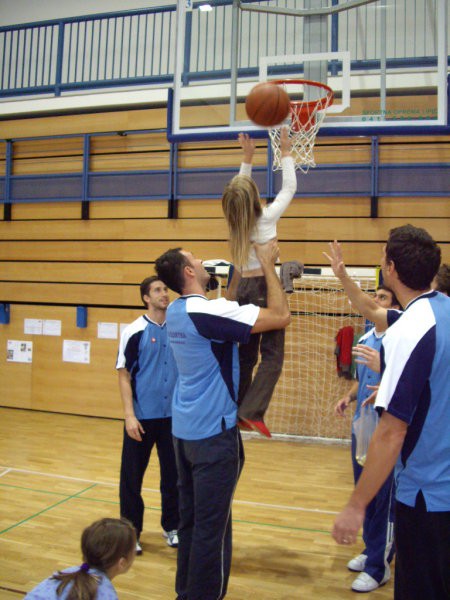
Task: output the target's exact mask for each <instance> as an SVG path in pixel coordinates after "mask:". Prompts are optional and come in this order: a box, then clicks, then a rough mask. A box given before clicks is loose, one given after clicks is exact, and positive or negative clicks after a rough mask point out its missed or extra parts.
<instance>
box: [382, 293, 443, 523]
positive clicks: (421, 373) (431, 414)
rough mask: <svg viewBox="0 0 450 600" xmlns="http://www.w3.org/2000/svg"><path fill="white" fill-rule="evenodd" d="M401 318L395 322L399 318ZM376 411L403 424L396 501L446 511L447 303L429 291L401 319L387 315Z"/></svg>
mask: <svg viewBox="0 0 450 600" xmlns="http://www.w3.org/2000/svg"><path fill="white" fill-rule="evenodd" d="M399 317H400V318H399ZM388 323H389V325H390V327H389V329H388V330H387V332H386V335H385V337H384V339H383V352H382V369H383V377H382V380H381V383H380V389H379V391H378V395H377V399H376V407H377V408H381V409H384V410H387V411H388V412H389V413H390V414H392V415H394V416H395V417H397V418H398V419H401V420H402V421H405V422H406V423H407V424H408V430H407V433H406V437H405V441H404V443H403V447H402V451H401V454H400V457H399V462H398V464H397V474H396V476H397V480H398V481H397V499H398V500H399V501H400V502H403V503H404V504H407V505H408V506H415V502H416V496H417V494H418V492H419V491H420V490H421V491H422V493H423V495H424V498H425V502H426V505H427V509H428V511H430V512H434V511H448V510H450V429H449V424H450V335H449V333H450V298H448V297H447V296H445V295H444V294H440V293H438V292H428V293H426V294H423V295H421V296H419V297H418V298H415V299H414V300H413V301H412V302H411V303H410V304H409V305H408V306H407V308H406V310H405V312H404V313H401V314H400V315H399V314H398V313H397V312H396V311H388Z"/></svg>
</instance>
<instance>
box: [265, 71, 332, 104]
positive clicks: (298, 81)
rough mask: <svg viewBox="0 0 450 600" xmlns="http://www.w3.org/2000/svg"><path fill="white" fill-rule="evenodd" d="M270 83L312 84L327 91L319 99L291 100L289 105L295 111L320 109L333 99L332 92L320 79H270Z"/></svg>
mask: <svg viewBox="0 0 450 600" xmlns="http://www.w3.org/2000/svg"><path fill="white" fill-rule="evenodd" d="M270 83H274V84H275V85H284V84H297V85H312V86H314V87H318V88H322V89H324V90H325V91H326V92H327V95H326V96H324V97H323V98H319V100H308V101H306V100H292V101H291V106H292V109H293V110H295V111H296V112H299V111H302V110H305V109H310V108H316V110H322V109H324V108H328V106H331V105H332V104H333V101H334V92H333V90H332V89H331V88H330V86H328V85H327V84H326V83H321V82H320V81H310V80H309V79H275V80H271V81H270Z"/></svg>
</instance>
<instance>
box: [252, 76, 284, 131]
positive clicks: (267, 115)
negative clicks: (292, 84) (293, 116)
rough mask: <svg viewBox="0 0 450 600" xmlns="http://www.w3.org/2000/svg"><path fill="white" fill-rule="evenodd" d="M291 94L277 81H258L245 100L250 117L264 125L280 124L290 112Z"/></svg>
mask: <svg viewBox="0 0 450 600" xmlns="http://www.w3.org/2000/svg"><path fill="white" fill-rule="evenodd" d="M289 102H290V101H289V96H288V94H287V92H286V91H285V90H284V89H283V88H282V87H280V86H279V85H276V84H275V83H270V82H264V83H258V84H257V85H255V87H254V88H252V90H251V91H250V93H249V95H248V96H247V98H246V100H245V110H246V112H247V115H248V118H249V119H250V120H251V121H253V123H256V125H262V126H263V127H274V126H275V125H279V124H280V123H281V122H282V121H284V119H285V118H286V117H287V116H288V114H289V107H290V103H289Z"/></svg>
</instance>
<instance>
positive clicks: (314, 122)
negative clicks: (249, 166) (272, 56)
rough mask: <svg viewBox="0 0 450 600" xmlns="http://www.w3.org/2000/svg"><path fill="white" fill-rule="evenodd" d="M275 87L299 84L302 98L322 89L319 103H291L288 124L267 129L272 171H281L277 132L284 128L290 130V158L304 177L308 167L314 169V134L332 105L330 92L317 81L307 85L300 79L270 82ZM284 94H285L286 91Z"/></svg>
mask: <svg viewBox="0 0 450 600" xmlns="http://www.w3.org/2000/svg"><path fill="white" fill-rule="evenodd" d="M272 83H275V84H277V85H283V86H284V88H285V89H286V87H287V85H289V84H299V85H302V86H303V87H304V89H305V94H304V96H305V97H307V96H308V95H309V94H308V93H307V92H308V88H311V89H312V88H321V90H323V93H324V95H323V96H322V97H321V98H319V99H318V100H306V99H304V100H293V101H291V109H290V115H289V117H288V120H287V121H286V122H285V123H282V124H281V125H279V126H278V127H273V128H271V129H269V137H270V143H271V145H272V151H273V167H272V168H273V170H274V171H277V170H279V169H281V147H280V132H281V127H283V126H287V127H288V130H289V139H290V140H291V144H292V151H291V154H292V157H293V159H294V164H295V168H296V169H300V171H302V172H303V173H307V172H308V170H309V168H310V167H315V166H316V163H315V161H314V152H313V151H314V144H315V141H316V135H317V132H318V131H319V129H320V126H321V125H322V122H323V120H324V118H325V115H326V110H327V108H328V107H329V106H330V105H331V104H333V90H332V89H331V88H330V87H328V86H327V85H325V84H324V83H319V82H317V81H307V80H301V79H284V80H279V81H273V82H272ZM286 91H287V90H286Z"/></svg>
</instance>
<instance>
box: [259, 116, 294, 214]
mask: <svg viewBox="0 0 450 600" xmlns="http://www.w3.org/2000/svg"><path fill="white" fill-rule="evenodd" d="M291 148H292V147H291V141H290V139H289V135H288V128H287V127H282V128H281V133H280V150H281V166H282V169H283V171H282V174H283V178H282V182H281V190H280V191H279V192H278V194H277V195H276V198H275V200H274V201H273V202H271V203H270V204H268V205H266V207H265V209H264V211H265V217H266V218H270V219H273V220H274V221H277V220H278V219H279V218H280V217H281V215H282V214H283V213H284V211H285V210H286V209H287V207H288V206H289V203H290V202H291V200H292V198H293V197H294V194H295V192H296V191H297V176H296V174H295V164H294V159H293V158H292V154H291Z"/></svg>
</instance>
